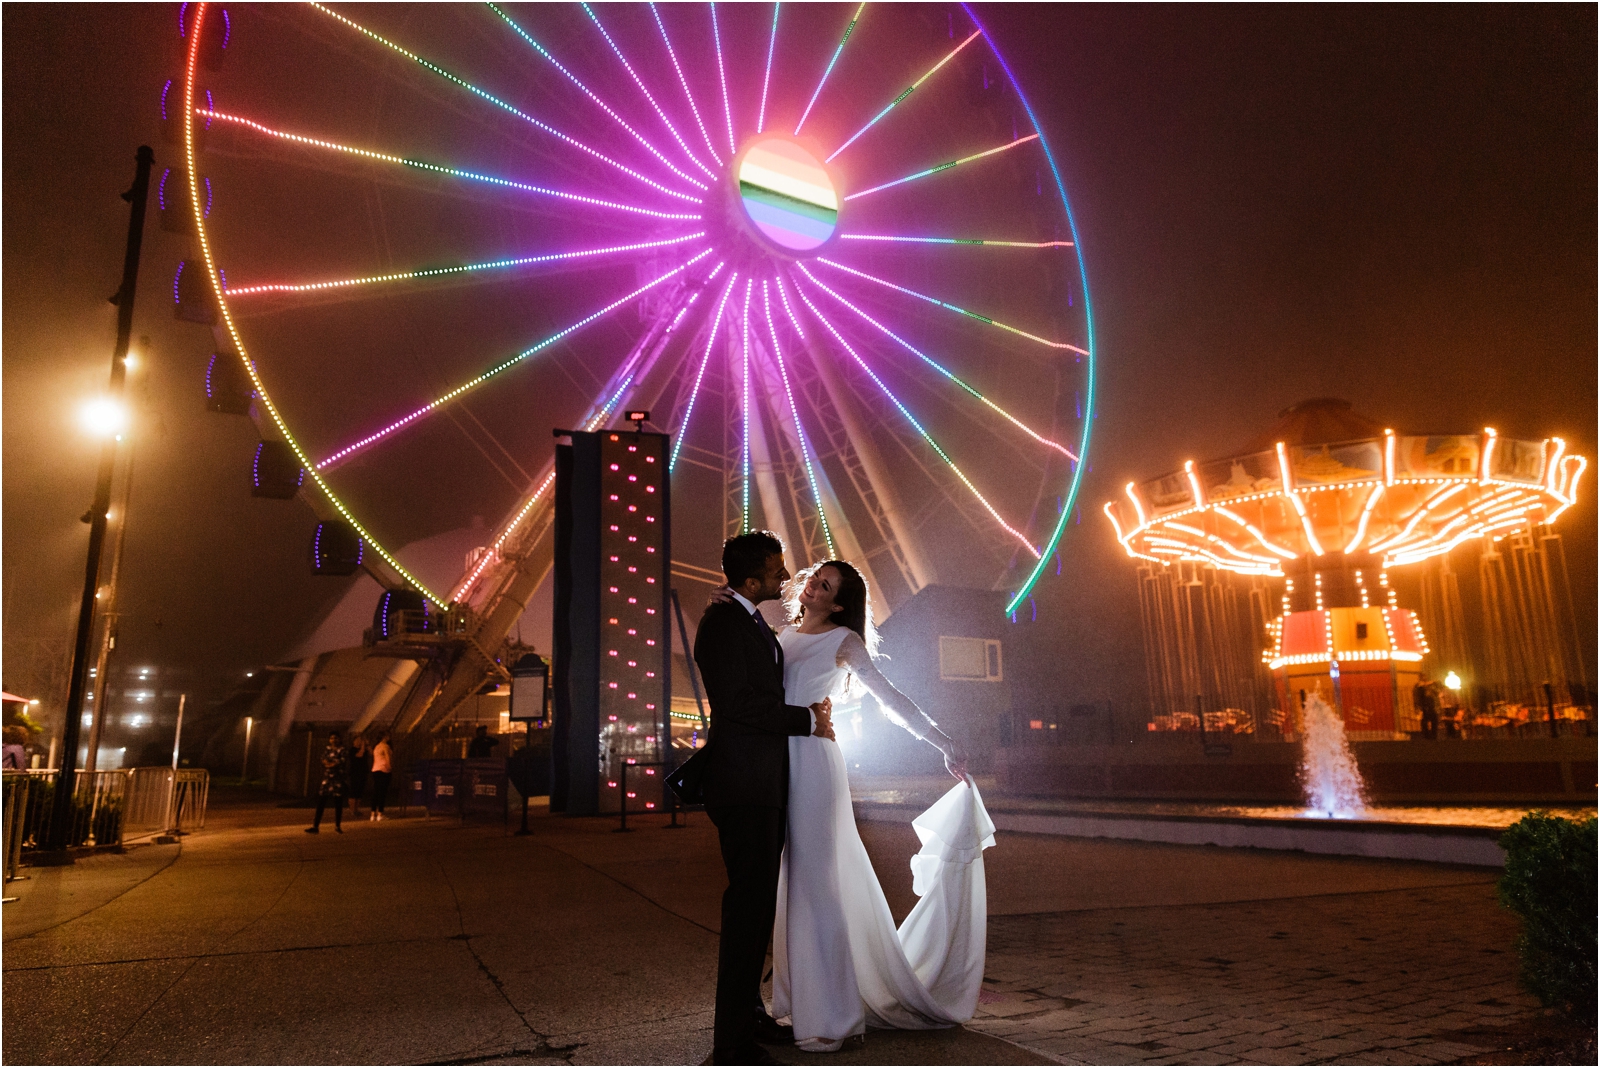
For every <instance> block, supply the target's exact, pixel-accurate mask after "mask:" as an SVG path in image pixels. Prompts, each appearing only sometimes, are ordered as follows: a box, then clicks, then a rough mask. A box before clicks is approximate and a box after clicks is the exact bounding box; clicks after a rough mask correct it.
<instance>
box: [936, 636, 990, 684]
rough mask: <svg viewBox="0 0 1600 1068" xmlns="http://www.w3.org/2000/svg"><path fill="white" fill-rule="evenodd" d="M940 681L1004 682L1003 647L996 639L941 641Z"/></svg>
mask: <svg viewBox="0 0 1600 1068" xmlns="http://www.w3.org/2000/svg"><path fill="white" fill-rule="evenodd" d="M939 678H941V679H945V680H948V681H966V682H1000V681H1002V680H1003V678H1004V675H1003V672H1002V670H1001V659H1000V643H999V642H998V641H996V640H994V639H992V638H951V637H947V636H945V635H940V637H939Z"/></svg>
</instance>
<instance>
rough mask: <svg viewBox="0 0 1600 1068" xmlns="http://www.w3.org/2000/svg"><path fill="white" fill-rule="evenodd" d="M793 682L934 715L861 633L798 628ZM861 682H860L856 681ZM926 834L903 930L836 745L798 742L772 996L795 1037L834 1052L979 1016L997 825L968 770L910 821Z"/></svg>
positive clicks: (808, 699)
mask: <svg viewBox="0 0 1600 1068" xmlns="http://www.w3.org/2000/svg"><path fill="white" fill-rule="evenodd" d="M778 640H779V641H780V642H781V643H782V644H783V652H784V673H783V683H784V691H785V697H786V700H787V701H788V702H789V703H790V704H796V705H809V704H812V703H814V702H817V701H821V700H822V699H823V698H824V697H832V698H833V699H834V702H835V704H837V703H839V702H840V699H841V698H842V697H843V696H844V693H845V688H846V680H847V679H849V678H851V677H852V676H853V677H854V680H855V681H854V686H861V687H864V688H865V689H866V690H867V691H868V692H870V693H871V694H872V695H873V696H874V697H876V698H877V699H878V701H879V703H880V704H881V705H882V706H883V708H884V709H885V710H886V712H887V713H888V715H889V718H890V719H892V720H894V721H895V722H896V723H899V724H900V725H901V726H904V727H906V728H907V729H908V730H911V731H912V733H917V731H916V730H915V729H914V727H913V726H912V725H913V724H916V723H918V722H922V721H926V717H925V716H924V715H923V713H922V712H921V710H920V709H918V708H917V706H916V704H915V703H913V702H912V701H911V700H910V699H909V698H907V697H906V696H905V695H904V694H902V693H900V692H899V691H898V690H896V689H895V688H894V687H893V686H892V685H890V684H889V682H888V680H886V679H885V678H884V677H883V675H882V674H880V673H879V672H878V669H877V668H876V667H875V666H874V665H873V663H872V657H871V656H870V655H869V654H868V652H867V648H866V645H865V643H864V642H862V640H861V637H860V636H859V635H857V634H856V633H855V632H854V631H851V630H849V629H847V628H845V627H838V628H835V629H834V630H831V631H826V632H824V633H821V634H801V633H800V632H799V631H797V630H795V629H793V628H789V629H786V630H784V631H783V632H782V633H781V634H780V635H779V637H778ZM852 688H853V687H852ZM912 827H913V828H915V830H916V832H917V836H918V837H919V838H920V839H921V841H922V849H921V851H920V852H919V853H918V854H917V855H916V856H914V857H912V858H911V868H912V872H913V876H914V881H913V889H914V890H915V891H916V893H917V894H918V895H919V896H920V898H921V900H920V901H918V902H917V905H916V907H915V908H914V909H912V911H911V914H910V915H909V916H907V917H906V921H905V923H903V924H901V925H900V929H899V930H898V931H896V930H895V926H894V917H893V915H892V914H891V913H890V911H889V902H888V901H887V900H886V899H885V898H884V896H883V889H882V887H881V886H879V885H878V876H877V873H876V872H874V871H873V870H872V862H871V860H869V859H868V857H867V851H866V848H865V847H864V846H863V845H862V844H861V835H860V833H859V832H858V831H857V830H856V821H855V813H854V811H853V810H852V809H851V807H850V783H849V780H848V777H847V775H846V772H845V763H844V757H843V755H842V754H841V753H840V751H839V746H838V744H837V743H835V742H833V741H831V740H829V739H826V738H817V737H802V738H790V739H789V826H788V838H787V843H786V845H785V847H784V853H783V868H782V873H781V875H780V876H779V881H778V913H777V923H776V925H775V930H774V932H773V1007H772V1014H773V1015H774V1016H776V1017H785V1016H788V1017H790V1018H791V1020H792V1022H793V1024H794V1033H795V1045H797V1046H799V1047H800V1048H801V1049H804V1050H808V1051H811V1052H821V1053H827V1052H832V1051H834V1050H837V1049H838V1048H839V1047H840V1045H842V1044H843V1042H844V1040H845V1039H846V1038H848V1037H850V1036H852V1035H859V1034H862V1033H864V1032H865V1031H866V1029H867V1028H868V1027H888V1028H901V1029H925V1028H934V1027H949V1026H952V1025H954V1024H958V1023H964V1022H966V1021H967V1020H969V1019H971V1018H972V1014H973V1012H974V1010H975V1009H976V1008H977V1004H978V988H979V987H980V986H981V985H982V983H983V961H984V950H985V942H986V934H987V917H988V907H987V903H986V899H985V890H984V880H983V851H984V849H986V848H988V847H989V846H992V845H994V824H993V823H991V822H990V820H989V815H988V813H987V812H985V811H984V808H983V801H982V800H981V799H980V798H979V797H978V791H977V789H976V787H975V786H973V785H972V783H971V782H970V780H969V781H966V782H962V783H958V784H957V785H956V786H955V787H954V788H952V789H951V790H950V791H949V792H948V793H946V794H945V795H944V796H943V797H942V798H940V799H939V800H938V801H937V802H935V803H934V805H933V806H932V807H931V808H929V809H928V810H927V811H926V812H924V813H922V814H921V815H920V816H918V817H917V818H916V819H914V820H913V821H912Z"/></svg>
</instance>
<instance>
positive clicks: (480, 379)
mask: <svg viewBox="0 0 1600 1068" xmlns="http://www.w3.org/2000/svg"><path fill="white" fill-rule="evenodd" d="M711 251H712V250H711V249H709V248H707V249H703V250H701V252H699V253H698V254H697V255H696V256H694V257H693V258H692V259H690V260H688V261H687V262H686V263H683V264H680V265H679V266H677V267H674V268H673V269H672V270H670V271H667V272H666V273H665V274H662V275H660V276H658V277H656V278H655V279H653V280H651V281H649V282H647V283H645V284H644V285H642V286H640V287H639V288H638V289H635V290H634V291H633V292H632V293H629V294H628V295H627V296H624V297H619V298H618V299H617V300H614V301H612V302H611V303H610V304H607V305H606V306H605V307H603V308H601V309H600V310H599V311H597V312H594V313H592V314H590V315H588V316H586V317H584V318H582V319H579V320H578V321H577V322H575V323H573V324H572V325H571V326H568V327H566V328H565V329H563V330H559V331H557V332H556V333H554V334H551V335H550V336H549V337H547V338H545V339H544V340H543V341H541V342H539V343H538V344H536V345H533V346H530V347H529V348H526V349H524V350H522V351H521V352H519V353H517V354H516V355H515V356H510V357H508V358H506V359H504V360H502V361H500V362H499V363H497V364H495V365H494V366H493V367H491V368H489V369H488V370H487V371H485V372H483V373H482V374H480V375H477V376H476V377H474V378H470V379H468V380H467V381H465V382H463V383H462V384H461V385H459V386H457V387H456V388H454V389H452V390H450V391H449V392H448V393H445V394H443V395H441V396H440V397H438V398H436V399H434V400H432V401H429V402H428V403H427V404H425V405H423V406H422V407H421V408H418V409H417V410H416V411H414V412H412V413H411V414H410V415H406V416H402V417H401V418H399V419H396V420H395V421H394V422H392V423H390V424H389V425H388V426H386V427H384V428H383V429H381V430H378V431H375V432H373V433H371V434H368V435H367V436H366V437H364V438H361V439H360V440H359V441H355V442H352V443H351V444H349V445H346V446H345V447H344V448H342V449H340V450H338V451H337V452H335V453H333V454H332V455H330V456H328V457H327V458H325V459H323V460H322V461H320V462H319V463H318V464H317V465H316V467H317V469H318V470H321V469H322V468H325V467H327V466H328V465H330V464H334V463H337V462H339V461H340V460H343V459H346V458H348V457H349V456H350V455H351V454H353V453H356V452H359V451H360V450H362V449H364V448H366V447H367V446H369V445H372V444H373V443H375V442H378V441H381V440H383V439H384V438H386V437H388V436H389V435H390V434H393V433H394V432H395V431H397V430H402V429H404V428H405V427H408V426H410V425H411V424H413V423H415V422H416V421H417V420H419V419H422V418H423V417H425V416H427V415H429V414H431V413H433V412H435V411H438V410H439V409H440V408H441V407H443V406H444V405H446V404H449V403H450V402H451V401H453V400H455V399H456V398H457V397H459V396H461V395H462V394H464V393H466V392H467V391H468V390H471V389H475V388H477V387H478V386H480V385H482V384H483V383H485V382H487V381H488V380H489V379H491V378H494V377H495V376H497V375H499V374H500V373H501V372H503V371H506V370H509V369H510V368H512V367H515V366H516V365H517V364H519V363H522V362H523V361H524V360H526V359H528V357H530V356H533V355H534V354H536V353H538V352H540V351H542V350H544V349H546V348H549V347H550V346H551V345H553V344H555V343H556V342H557V341H560V340H561V339H562V338H564V337H567V336H569V335H571V334H573V333H575V332H577V331H578V330H581V329H583V328H584V327H586V326H588V325H589V324H590V323H593V322H595V321H596V320H598V319H602V318H604V317H605V316H607V315H609V314H610V313H611V312H613V311H615V310H616V309H618V308H620V307H622V306H623V305H625V304H627V303H629V302H631V301H634V300H637V299H638V298H639V297H640V296H642V295H643V294H645V293H647V292H649V291H650V290H652V289H654V288H655V287H656V286H658V285H660V284H661V283H663V282H665V281H667V280H668V279H669V278H672V277H674V276H676V275H678V274H681V273H682V272H684V271H686V270H688V269H689V268H690V267H692V266H693V265H694V264H696V263H698V262H699V261H701V260H703V259H705V258H706V257H707V256H709V255H711Z"/></svg>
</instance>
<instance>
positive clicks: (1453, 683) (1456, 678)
mask: <svg viewBox="0 0 1600 1068" xmlns="http://www.w3.org/2000/svg"><path fill="white" fill-rule="evenodd" d="M1444 684H1445V686H1446V687H1447V688H1449V689H1452V690H1454V691H1456V692H1457V693H1460V692H1461V676H1460V675H1457V674H1456V673H1455V672H1454V671H1452V672H1449V673H1448V674H1446V675H1445V677H1444Z"/></svg>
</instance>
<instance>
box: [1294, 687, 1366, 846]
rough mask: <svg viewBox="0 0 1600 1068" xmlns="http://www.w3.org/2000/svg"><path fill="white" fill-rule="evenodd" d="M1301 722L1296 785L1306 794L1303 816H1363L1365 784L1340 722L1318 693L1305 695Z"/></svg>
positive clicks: (1329, 817)
mask: <svg viewBox="0 0 1600 1068" xmlns="http://www.w3.org/2000/svg"><path fill="white" fill-rule="evenodd" d="M1304 719H1305V738H1304V740H1303V741H1302V742H1301V750H1300V782H1301V785H1303V786H1304V787H1305V791H1306V802H1307V808H1306V812H1305V814H1306V815H1307V816H1314V817H1318V818H1324V817H1325V818H1327V819H1343V820H1348V819H1359V818H1361V817H1362V816H1365V815H1366V812H1367V803H1366V800H1365V799H1364V798H1363V797H1362V791H1363V788H1364V786H1365V784H1364V783H1363V782H1362V781H1361V771H1360V769H1358V768H1357V767H1356V758H1355V757H1354V756H1353V755H1351V753H1350V743H1349V742H1348V741H1347V740H1346V739H1345V736H1344V720H1343V719H1342V718H1341V717H1340V715H1339V713H1338V712H1336V711H1334V709H1333V706H1332V705H1330V704H1328V702H1327V701H1325V700H1323V698H1322V694H1321V693H1320V692H1313V693H1310V694H1307V695H1306V700H1305V713H1304Z"/></svg>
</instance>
